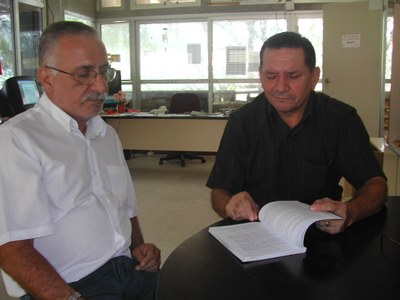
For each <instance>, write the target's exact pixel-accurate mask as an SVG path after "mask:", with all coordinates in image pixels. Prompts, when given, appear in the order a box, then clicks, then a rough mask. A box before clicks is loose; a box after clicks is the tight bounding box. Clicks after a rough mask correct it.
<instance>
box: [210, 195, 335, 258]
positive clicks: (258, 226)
mask: <svg viewBox="0 0 400 300" xmlns="http://www.w3.org/2000/svg"><path fill="white" fill-rule="evenodd" d="M258 218H259V222H248V223H242V224H236V225H227V226H216V227H210V228H209V232H210V234H212V235H213V236H214V237H215V238H216V239H217V240H218V241H219V242H221V243H222V244H223V245H224V246H225V247H226V248H227V249H228V250H229V251H231V252H232V253H233V254H234V255H236V256H237V257H238V258H239V259H240V260H241V261H242V262H249V261H256V260H261V259H267V258H274V257H279V256H285V255H292V254H297V253H303V252H305V251H306V248H305V247H304V236H305V233H306V231H307V229H308V227H309V226H310V225H311V224H313V223H314V222H316V221H321V220H335V219H341V217H339V216H337V215H334V214H332V213H328V212H312V211H310V205H308V204H305V203H301V202H299V201H274V202H270V203H268V204H266V205H265V206H263V207H262V208H261V210H260V212H259V216H258Z"/></svg>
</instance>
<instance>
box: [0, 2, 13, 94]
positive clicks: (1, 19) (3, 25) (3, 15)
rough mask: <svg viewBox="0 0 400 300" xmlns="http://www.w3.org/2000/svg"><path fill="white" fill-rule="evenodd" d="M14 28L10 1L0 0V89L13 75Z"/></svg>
mask: <svg viewBox="0 0 400 300" xmlns="http://www.w3.org/2000/svg"><path fill="white" fill-rule="evenodd" d="M14 53H15V50H14V28H13V22H12V15H11V4H10V1H6V0H0V88H1V87H2V86H3V83H4V81H5V80H6V79H7V78H10V77H12V76H14V74H15V55H14Z"/></svg>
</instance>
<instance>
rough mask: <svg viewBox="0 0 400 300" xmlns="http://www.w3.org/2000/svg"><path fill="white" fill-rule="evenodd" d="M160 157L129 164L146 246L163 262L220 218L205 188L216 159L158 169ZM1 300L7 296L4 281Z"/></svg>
mask: <svg viewBox="0 0 400 300" xmlns="http://www.w3.org/2000/svg"><path fill="white" fill-rule="evenodd" d="M159 158H160V157H159V156H144V155H138V156H136V157H135V158H133V159H130V160H129V161H128V164H129V167H130V169H131V173H132V177H133V182H134V185H135V189H136V194H137V199H138V207H139V221H140V223H141V228H142V231H143V234H144V238H145V240H146V242H152V243H155V244H156V245H157V246H158V247H159V248H160V249H161V256H162V262H164V261H165V259H166V258H167V257H168V255H169V254H170V253H171V252H172V251H173V249H175V248H176V247H177V246H178V245H179V244H180V243H181V242H183V241H184V240H185V239H186V238H188V237H190V236H191V235H193V234H194V233H196V232H197V231H199V230H200V229H202V228H204V227H205V226H207V225H209V224H211V223H214V222H216V221H217V220H219V219H220V218H219V217H218V216H217V215H216V214H215V213H214V212H213V210H212V208H211V205H210V190H209V189H208V188H207V187H206V186H205V183H206V180H207V178H208V175H209V173H210V171H211V168H212V164H213V162H214V157H211V156H209V157H208V156H207V157H205V158H206V163H205V164H202V163H200V162H199V161H197V160H193V161H190V160H189V161H187V163H186V167H184V168H182V167H181V166H180V164H179V162H178V161H169V162H164V165H162V166H160V165H158V160H159ZM0 281H1V284H0V300H11V299H16V298H11V297H8V296H7V295H6V292H5V291H4V287H3V284H2V280H0Z"/></svg>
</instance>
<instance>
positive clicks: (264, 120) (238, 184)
mask: <svg viewBox="0 0 400 300" xmlns="http://www.w3.org/2000/svg"><path fill="white" fill-rule="evenodd" d="M260 62H261V63H260V69H259V73H260V80H261V84H262V87H263V89H264V93H263V94H260V95H259V96H258V97H257V98H256V99H254V101H253V102H252V103H249V104H247V105H245V106H244V107H242V108H240V109H239V110H237V111H236V112H234V113H232V114H231V116H230V118H229V121H228V124H227V126H226V129H225V132H224V135H223V137H222V140H221V144H220V148H219V151H218V155H217V159H216V162H215V165H214V167H213V170H212V172H211V175H210V177H209V179H208V182H207V186H208V187H210V188H211V189H212V192H211V198H212V205H213V208H214V210H215V211H216V212H217V213H218V214H220V215H221V216H222V217H230V218H232V219H234V220H246V219H247V220H250V221H253V220H256V219H257V214H258V210H259V208H260V207H261V206H263V205H264V204H266V203H268V202H271V201H274V200H300V201H302V202H305V203H309V204H311V210H314V211H330V212H333V213H335V214H337V215H339V216H342V217H344V220H340V221H329V222H319V223H317V226H318V228H320V229H321V230H323V231H326V232H329V233H332V234H334V233H338V232H341V231H343V230H345V228H346V227H347V226H350V225H351V224H353V223H354V222H356V221H358V220H360V219H362V218H364V217H366V216H369V215H371V214H373V213H375V212H377V211H379V209H380V208H381V207H382V205H383V204H384V201H385V196H386V193H387V186H386V177H385V175H384V174H383V172H382V169H381V167H380V165H379V163H378V161H377V159H376V158H375V155H374V153H373V151H372V148H371V145H370V142H369V136H368V133H367V131H366V129H365V127H364V125H363V123H362V121H361V119H360V117H359V116H358V114H357V112H356V110H355V109H354V108H353V107H351V106H349V105H347V104H345V103H343V102H340V101H338V100H336V99H333V98H330V97H329V96H327V95H325V94H323V93H316V92H314V88H315V85H316V84H317V82H318V79H319V74H320V69H319V68H318V67H316V66H315V51H314V48H313V46H312V44H311V43H310V41H308V40H307V39H306V38H304V37H302V36H301V35H300V34H298V33H294V32H284V33H280V34H277V35H274V36H273V37H271V38H269V39H268V40H267V41H266V42H265V43H264V45H263V47H262V49H261V52H260ZM342 177H344V178H346V179H347V180H348V181H349V182H350V183H351V184H352V185H353V186H354V187H355V188H356V189H357V192H356V194H355V195H354V197H353V198H352V199H351V200H350V201H347V202H342V201H340V200H341V197H342V191H343V189H342V188H341V186H340V185H339V181H340V179H341V178H342Z"/></svg>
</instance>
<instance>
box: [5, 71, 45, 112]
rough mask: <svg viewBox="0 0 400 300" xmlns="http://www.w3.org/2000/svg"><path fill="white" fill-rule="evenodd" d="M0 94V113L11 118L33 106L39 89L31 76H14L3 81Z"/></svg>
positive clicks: (37, 99)
mask: <svg viewBox="0 0 400 300" xmlns="http://www.w3.org/2000/svg"><path fill="white" fill-rule="evenodd" d="M0 94H1V95H0V114H1V116H2V117H10V118H11V117H13V116H15V115H17V114H19V113H21V112H23V111H25V110H27V109H29V108H31V107H33V106H34V105H35V103H37V101H39V97H40V90H39V85H38V83H37V81H36V79H35V78H34V77H33V76H14V77H10V78H8V79H7V80H6V81H5V82H4V84H3V88H2V89H1V91H0Z"/></svg>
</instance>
